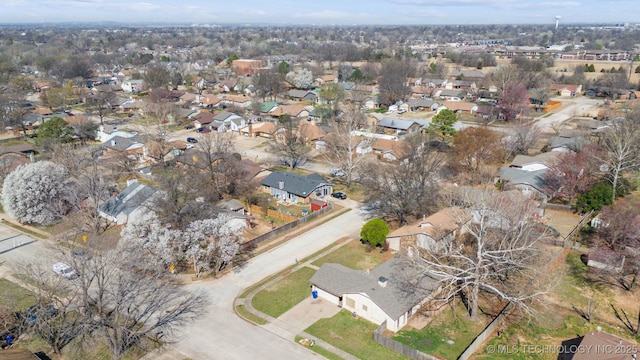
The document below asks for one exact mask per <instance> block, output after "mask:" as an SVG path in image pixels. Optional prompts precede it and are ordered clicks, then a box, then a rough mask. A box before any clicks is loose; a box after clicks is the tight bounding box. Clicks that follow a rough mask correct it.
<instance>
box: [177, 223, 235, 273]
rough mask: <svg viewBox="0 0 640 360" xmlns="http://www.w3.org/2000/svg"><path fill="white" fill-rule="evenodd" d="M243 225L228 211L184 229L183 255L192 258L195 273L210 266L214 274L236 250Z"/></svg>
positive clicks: (229, 259)
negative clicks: (228, 213)
mask: <svg viewBox="0 0 640 360" xmlns="http://www.w3.org/2000/svg"><path fill="white" fill-rule="evenodd" d="M243 229H244V226H243V225H242V224H241V223H240V222H236V221H232V219H231V217H230V216H228V215H219V216H218V217H217V218H215V219H205V220H197V221H194V222H192V223H191V224H189V227H188V228H187V230H186V231H185V233H184V235H185V236H184V244H185V255H186V256H187V257H188V258H190V259H191V260H192V261H193V268H194V271H195V273H196V276H200V274H201V273H202V272H204V271H209V270H211V271H212V273H213V274H214V275H215V274H217V273H218V271H220V270H221V269H222V268H223V267H224V265H226V264H227V263H229V262H230V261H231V260H233V258H234V257H235V256H236V255H237V254H238V250H240V240H241V239H242V231H243Z"/></svg>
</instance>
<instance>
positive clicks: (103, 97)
mask: <svg viewBox="0 0 640 360" xmlns="http://www.w3.org/2000/svg"><path fill="white" fill-rule="evenodd" d="M115 98H116V94H115V93H114V92H112V91H105V92H99V93H97V94H95V95H93V96H92V97H91V98H90V102H89V110H90V111H91V112H92V113H94V114H96V115H98V117H99V118H100V125H104V117H105V116H107V114H109V113H111V111H112V109H113V105H114V101H115Z"/></svg>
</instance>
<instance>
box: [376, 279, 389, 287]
mask: <svg viewBox="0 0 640 360" xmlns="http://www.w3.org/2000/svg"><path fill="white" fill-rule="evenodd" d="M387 281H388V279H387V278H386V277H384V276H380V277H379V278H378V285H380V287H382V288H386V287H387Z"/></svg>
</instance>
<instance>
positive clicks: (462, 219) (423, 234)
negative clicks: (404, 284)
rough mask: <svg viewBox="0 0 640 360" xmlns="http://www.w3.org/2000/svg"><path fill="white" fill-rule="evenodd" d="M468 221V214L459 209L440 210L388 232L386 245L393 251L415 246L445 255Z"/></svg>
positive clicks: (469, 217)
mask: <svg viewBox="0 0 640 360" xmlns="http://www.w3.org/2000/svg"><path fill="white" fill-rule="evenodd" d="M470 219H471V216H470V215H469V213H468V212H466V211H465V210H463V209H461V208H457V207H450V208H446V209H442V210H440V211H438V212H437V213H435V214H432V215H430V216H428V217H425V218H423V219H421V220H418V221H416V222H414V223H412V224H407V225H405V226H402V227H401V228H398V229H396V230H394V231H392V232H390V233H389V234H388V235H387V243H388V244H389V249H391V250H395V251H398V250H400V249H402V248H404V247H406V246H411V245H415V246H417V247H419V248H422V249H425V250H427V251H429V252H431V253H446V252H448V251H449V249H450V248H451V244H452V242H453V240H454V239H455V238H456V236H458V233H459V232H460V230H461V229H462V228H463V226H464V224H466V223H467V222H468V221H469V220H470Z"/></svg>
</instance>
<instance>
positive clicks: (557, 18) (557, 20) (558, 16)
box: [556, 15, 562, 30]
mask: <svg viewBox="0 0 640 360" xmlns="http://www.w3.org/2000/svg"><path fill="white" fill-rule="evenodd" d="M561 18H562V16H560V15H556V30H558V23H559V22H560V19H561Z"/></svg>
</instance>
